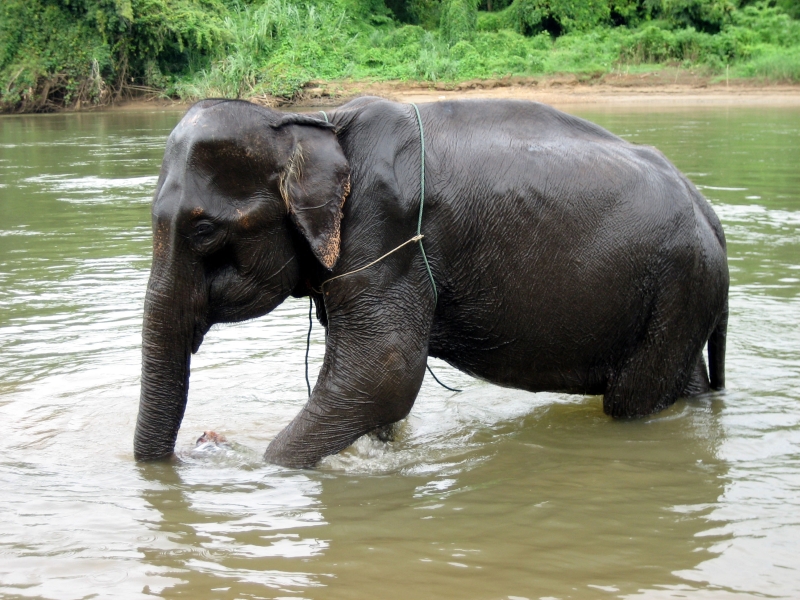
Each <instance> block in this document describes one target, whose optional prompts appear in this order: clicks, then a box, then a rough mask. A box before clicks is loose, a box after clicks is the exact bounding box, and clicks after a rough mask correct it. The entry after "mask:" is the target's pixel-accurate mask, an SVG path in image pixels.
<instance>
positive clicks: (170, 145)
mask: <svg viewBox="0 0 800 600" xmlns="http://www.w3.org/2000/svg"><path fill="white" fill-rule="evenodd" d="M419 110H420V114H421V119H422V123H423V128H424V134H425V172H426V177H425V199H424V215H423V222H422V233H423V235H424V240H423V243H424V247H425V251H426V253H427V256H428V259H429V261H430V266H431V271H432V274H433V278H434V280H435V284H436V288H437V290H438V297H435V295H434V288H433V285H432V283H431V280H430V278H429V275H428V272H427V270H426V268H425V265H424V262H423V259H422V254H421V252H420V249H419V246H418V245H417V244H408V245H406V246H404V247H403V248H401V249H400V250H398V251H396V252H394V253H392V254H390V255H389V256H388V257H386V258H384V259H383V260H381V261H379V262H377V263H376V264H374V265H373V266H371V267H369V268H367V269H364V270H359V271H358V272H356V273H351V272H352V271H355V270H357V269H360V268H361V267H363V266H364V265H367V264H369V263H371V262H372V261H375V260H376V259H378V258H379V257H381V256H382V255H384V254H386V253H387V252H389V251H391V250H392V249H394V248H396V247H398V246H400V245H401V244H403V242H405V241H407V240H409V239H410V238H411V237H413V236H414V235H415V234H416V230H417V220H418V215H419V208H420V192H421V185H420V183H421V182H420V168H421V164H420V163H421V156H420V142H421V140H420V132H419V126H418V123H417V117H416V113H415V111H414V108H413V107H412V106H410V105H405V104H397V103H393V102H389V101H386V100H382V99H379V98H361V99H358V100H355V101H353V102H350V103H348V104H346V105H344V106H342V107H341V108H339V109H337V110H334V111H330V112H329V113H328V115H327V116H328V119H329V120H330V123H327V122H326V121H325V120H324V119H323V118H322V115H321V114H319V115H301V114H290V113H280V112H276V111H272V110H269V109H265V108H262V107H258V106H256V105H253V104H249V103H246V102H240V101H223V100H206V101H202V102H200V103H198V104H196V105H195V106H194V107H192V108H191V109H190V110H189V111H188V113H187V114H186V116H185V117H184V118H183V120H182V121H181V122H180V123H179V124H178V126H177V127H176V128H175V130H174V131H173V132H172V134H171V135H170V137H169V140H168V141H167V147H166V152H165V156H164V161H163V164H162V169H161V174H160V177H159V181H158V185H157V189H156V192H155V197H154V201H153V210H152V214H153V266H152V271H151V276H150V281H149V284H148V289H147V296H146V300H145V317H144V329H143V344H142V352H143V363H142V389H141V399H140V406H139V417H138V421H137V425H136V433H135V439H134V450H135V455H136V457H137V459H140V460H151V459H157V458H163V457H167V456H170V455H171V454H172V452H173V450H174V445H175V440H176V436H177V433H178V429H179V427H180V423H181V419H182V416H183V412H184V409H185V406H186V401H187V397H188V386H189V368H190V362H191V360H190V359H191V354H192V353H194V352H196V351H197V349H198V348H199V347H200V344H201V343H202V340H203V337H204V336H205V334H206V333H207V332H208V329H209V328H210V327H211V326H212V325H213V324H215V323H220V322H234V321H241V320H245V319H251V318H255V317H258V316H261V315H264V314H266V313H268V312H269V311H271V310H272V309H273V308H275V307H276V306H278V305H279V304H280V303H281V302H282V301H283V300H285V299H286V298H287V297H288V296H289V295H292V296H295V297H302V296H311V297H312V298H313V300H314V302H315V303H316V306H317V316H318V318H319V319H320V321H321V322H322V323H323V325H324V326H325V327H326V329H327V337H326V348H325V359H324V362H323V366H322V369H321V371H320V375H319V378H318V381H317V383H316V386H315V387H314V390H313V393H312V395H311V398H310V399H309V401H308V403H307V404H306V406H305V407H304V408H303V409H302V411H301V412H300V414H299V415H298V416H297V417H296V418H295V419H294V420H293V421H292V422H291V423H290V424H289V425H288V426H287V427H286V428H285V429H284V430H283V431H282V432H281V433H280V434H279V435H278V436H277V437H276V438H275V439H274V440H273V441H272V443H271V444H270V445H269V447H268V448H267V451H266V455H265V458H266V459H267V460H268V461H271V462H274V463H278V464H282V465H286V466H291V467H309V466H313V465H314V464H316V463H317V462H318V461H319V460H320V459H321V458H322V457H324V456H327V455H330V454H334V453H336V452H339V451H340V450H342V449H343V448H345V447H347V446H348V445H349V444H351V443H352V442H353V441H355V440H356V439H357V438H358V437H359V436H361V435H363V434H365V433H368V432H370V431H372V430H375V429H377V428H381V427H384V426H386V425H388V424H391V423H394V422H396V421H398V420H400V419H402V418H403V417H405V416H406V415H407V414H408V412H409V411H410V410H411V407H412V405H413V404H414V400H415V398H416V396H417V393H418V391H419V388H420V385H421V382H422V379H423V376H424V372H425V365H426V361H427V358H428V356H433V357H438V358H442V359H444V360H445V361H447V362H449V363H450V364H452V365H453V366H455V367H456V368H458V369H461V370H463V371H465V372H467V373H470V374H472V375H474V376H476V377H480V378H483V379H485V380H487V381H491V382H494V383H497V384H499V385H504V386H510V387H516V388H521V389H525V390H530V391H544V390H549V391H561V392H568V393H576V394H602V395H603V396H604V402H603V407H604V410H605V412H606V413H607V414H609V415H611V416H614V417H635V416H641V415H647V414H651V413H653V412H656V411H658V410H661V409H663V408H665V407H667V406H669V405H670V404H672V403H673V402H675V400H676V399H677V398H678V397H680V396H682V395H691V394H697V393H702V392H705V391H708V390H709V389H711V388H713V389H719V388H721V387H722V386H723V385H724V356H725V335H726V327H727V296H728V283H729V277H728V267H727V259H726V250H725V238H724V234H723V231H722V228H721V226H720V223H719V220H718V219H717V217H716V215H715V214H714V212H713V211H712V209H711V207H710V206H709V204H708V203H707V201H706V200H705V199H704V198H703V197H702V195H701V194H700V193H699V192H698V190H697V189H696V188H695V187H694V185H692V184H691V183H690V182H689V181H688V180H687V179H686V177H684V176H683V175H682V174H681V173H680V172H679V171H678V170H677V169H676V168H675V167H674V166H673V165H672V164H671V163H670V162H669V161H668V160H667V159H666V158H664V156H663V155H662V154H660V153H659V152H658V151H657V150H655V149H653V148H650V147H645V146H637V145H633V144H630V143H628V142H626V141H624V140H622V139H620V138H618V137H616V136H614V135H612V134H611V133H609V132H607V131H605V130H604V129H602V128H600V127H598V126H596V125H594V124H592V123H589V122H588V121H585V120H582V119H579V118H576V117H572V116H569V115H566V114H564V113H561V112H559V111H557V110H555V109H553V108H550V107H548V106H545V105H542V104H537V103H532V102H521V101H497V100H491V101H490V100H486V101H458V102H438V103H433V104H424V105H420V106H419ZM348 273H350V274H348ZM338 275H344V276H343V277H338V278H336V279H332V278H334V277H336V276H338ZM706 344H707V345H708V356H709V368H708V369H706V363H705V360H704V358H703V350H704V348H705V347H706Z"/></svg>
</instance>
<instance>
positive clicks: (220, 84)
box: [176, 0, 356, 98]
mask: <svg viewBox="0 0 800 600" xmlns="http://www.w3.org/2000/svg"><path fill="white" fill-rule="evenodd" d="M350 29H351V27H350V20H349V17H348V14H347V13H346V12H345V11H344V10H343V9H341V8H337V7H336V6H335V5H330V4H327V3H324V4H320V5H318V6H317V5H314V4H308V5H305V6H303V5H299V4H295V3H292V2H289V1H287V0H266V1H265V2H264V3H263V4H261V5H260V6H252V5H250V6H248V5H240V6H238V7H237V8H236V9H235V10H234V11H232V12H231V13H230V14H228V16H226V17H225V20H224V22H223V30H224V31H225V32H226V34H227V36H226V39H225V41H224V42H223V43H222V44H221V46H220V47H219V48H218V50H217V52H216V55H215V56H214V58H213V60H212V61H211V63H210V65H209V66H208V67H207V68H204V69H202V70H201V71H200V72H199V73H195V74H192V76H190V77H188V78H184V79H182V80H181V81H179V82H178V84H177V85H176V91H177V92H178V93H179V94H180V95H186V96H191V97H204V96H221V97H228V98H241V97H244V96H250V95H257V94H270V95H273V96H284V97H289V98H290V97H292V96H293V95H294V94H295V93H296V92H297V91H298V90H299V89H300V88H302V86H303V85H305V84H306V83H307V82H308V81H310V80H311V79H312V78H314V77H317V78H336V77H341V76H343V74H344V72H343V67H346V65H348V63H350V62H352V60H354V58H355V54H354V53H353V52H352V45H353V41H354V39H355V37H356V35H355V34H354V33H353V32H351V31H350Z"/></svg>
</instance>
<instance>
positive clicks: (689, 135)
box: [0, 106, 800, 600]
mask: <svg viewBox="0 0 800 600" xmlns="http://www.w3.org/2000/svg"><path fill="white" fill-rule="evenodd" d="M569 110H571V111H573V112H576V113H577V114H580V115H581V116H585V117H588V118H590V119H592V120H594V121H596V122H598V123H600V124H602V125H604V126H605V127H607V128H609V129H610V130H611V131H613V132H615V133H617V134H619V135H622V136H624V137H625V138H627V139H629V140H631V141H634V142H639V143H647V144H653V145H655V146H657V147H659V148H660V149H661V150H662V151H663V152H664V153H665V154H666V155H667V156H668V157H669V158H670V159H671V160H673V162H675V163H676V164H677V165H678V167H679V168H681V169H682V170H683V171H685V172H686V173H687V174H688V175H689V176H690V178H691V179H692V180H693V181H694V182H695V183H696V184H697V185H698V186H700V188H701V189H702V191H703V192H704V193H705V194H706V196H707V197H708V198H709V199H710V201H711V203H712V204H713V205H714V208H715V210H716V211H717V212H718V214H719V215H720V217H721V218H722V221H723V224H724V226H725V229H726V231H727V235H728V240H729V251H730V266H731V275H732V287H731V311H732V314H731V322H730V329H729V349H728V361H727V365H728V387H729V389H728V390H727V391H726V392H724V393H715V394H709V395H707V396H705V397H701V398H697V399H693V400H691V401H679V402H678V403H677V404H676V405H675V406H674V407H672V408H670V409H669V410H666V411H664V412H663V413H661V414H659V415H656V416H654V417H651V418H647V419H642V420H638V421H631V422H620V421H612V420H610V419H608V418H606V417H605V416H604V415H603V413H602V407H601V399H600V398H598V397H580V396H566V395H559V394H528V393H524V392H520V391H514V390H507V389H502V388H498V387H494V386H492V385H489V384H486V383H483V382H480V381H476V380H474V379H471V378H469V377H467V376H465V375H462V374H461V373H459V372H457V371H455V370H453V369H451V368H449V367H447V366H446V365H444V364H443V363H441V362H439V361H432V364H433V366H434V368H435V369H436V372H437V374H438V375H439V376H440V378H441V379H443V380H444V381H445V382H447V383H449V384H452V385H456V386H458V387H460V388H463V389H464V392H463V393H461V394H453V393H450V392H448V391H446V390H444V389H443V388H440V387H439V386H438V385H436V384H435V383H433V382H432V380H431V379H430V377H427V378H426V380H425V382H424V384H423V386H422V390H421V392H420V395H419V399H418V400H417V403H416V405H415V407H414V410H413V411H412V414H411V416H410V417H409V418H408V419H407V421H406V422H405V423H404V424H403V425H402V427H401V430H400V433H399V436H398V439H397V440H396V441H395V442H392V443H389V444H385V445H384V444H382V443H379V442H376V441H373V440H370V439H362V440H360V441H359V442H358V443H356V444H355V445H354V447H352V448H350V449H348V450H347V451H345V452H344V453H343V454H342V455H340V456H337V457H333V458H329V459H326V460H325V461H324V463H323V464H322V465H321V466H320V468H318V469H316V470H313V471H293V470H287V469H282V468H278V467H274V466H270V465H265V464H263V463H262V462H261V459H260V457H261V453H262V452H263V450H264V448H265V447H266V445H267V443H268V442H269V440H270V439H271V438H272V437H273V436H274V435H275V434H276V433H277V432H278V431H279V430H280V429H281V428H282V427H283V426H284V425H285V424H286V423H287V422H288V421H289V419H291V417H292V416H293V415H294V414H295V413H296V412H297V411H298V410H299V408H300V407H301V406H302V404H303V403H304V401H305V395H306V388H305V382H304V379H303V354H304V344H305V334H306V324H307V320H306V319H307V316H306V310H307V304H306V303H305V301H289V302H287V303H285V304H284V305H283V306H281V307H280V308H279V309H278V310H276V311H275V312H274V313H273V314H271V315H269V316H267V317H265V318H262V319H258V320H256V321H253V322H250V323H246V324H242V325H237V326H225V327H217V328H215V329H213V330H212V332H211V333H210V334H209V335H208V337H207V338H206V342H205V343H204V345H203V347H202V348H201V350H200V352H199V353H198V354H197V355H196V356H195V358H194V362H193V373H192V387H191V393H190V400H189V405H188V409H187V412H186V418H185V420H184V423H183V428H182V430H181V433H180V436H179V440H178V450H179V455H180V461H178V462H175V463H174V464H149V465H137V464H136V463H135V462H134V461H133V456H132V448H131V444H132V435H133V427H134V422H135V418H136V409H137V402H138V393H139V391H138V385H139V369H140V343H141V338H140V326H141V312H142V303H143V298H144V291H145V285H146V281H147V276H148V269H149V262H150V257H149V255H150V226H149V202H150V195H151V193H152V191H153V188H154V185H155V182H156V176H157V173H158V168H159V164H160V161H161V156H162V152H163V147H164V141H165V138H166V136H167V134H168V133H169V131H170V129H171V128H172V127H173V126H174V125H175V123H176V122H177V121H178V120H179V118H180V116H181V113H179V112H170V111H165V112H154V111H151V112H146V113H145V112H142V113H139V112H128V113H113V114H111V113H109V114H104V113H98V114H69V115H56V116H15V117H3V118H0V128H1V130H2V133H0V357H2V359H1V360H0V423H2V429H0V431H1V432H2V434H1V435H0V447H1V448H2V451H1V452H0V490H2V492H1V493H0V515H2V516H1V517H0V596H2V597H5V598H55V599H73V598H74V599H77V598H90V597H92V598H142V597H145V596H148V595H150V596H152V595H156V596H162V597H166V598H171V597H187V598H199V599H204V598H311V599H327V598H333V599H336V598H343V599H344V598H348V599H350V598H388V599H392V598H398V599H400V598H454V599H455V598H459V599H460V598H481V599H483V598H485V599H495V598H503V599H512V600H513V599H520V598H528V599H534V598H536V599H549V598H559V599H567V598H575V599H593V598H658V599H660V598H689V599H717V598H763V597H776V598H798V597H800V558H798V557H800V391H799V390H800V318H798V315H800V109H798V108H769V107H758V108H746V107H739V108H732V107H729V108H703V107H699V108H692V109H684V110H670V109H668V108H657V109H654V110H652V111H649V112H648V111H642V110H627V109H624V108H614V107H611V106H608V107H604V108H594V109H580V108H579V107H573V108H569ZM322 349H323V333H322V329H321V327H319V326H317V327H316V328H315V330H314V333H313V336H312V348H311V364H312V372H314V373H315V372H316V369H317V368H318V367H319V364H320V362H321V358H322ZM207 429H213V430H216V431H218V432H220V433H223V434H224V435H226V436H227V437H228V439H229V440H231V442H232V444H231V446H230V447H229V448H226V449H214V448H208V447H206V448H200V449H194V440H195V439H196V438H197V436H198V435H199V434H200V433H202V431H204V430H207Z"/></svg>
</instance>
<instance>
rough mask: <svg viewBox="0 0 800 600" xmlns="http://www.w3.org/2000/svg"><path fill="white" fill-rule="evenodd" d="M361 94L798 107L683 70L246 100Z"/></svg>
mask: <svg viewBox="0 0 800 600" xmlns="http://www.w3.org/2000/svg"><path fill="white" fill-rule="evenodd" d="M363 95H372V96H382V97H384V98H388V99H391V100H396V101H398V102H436V101H439V100H454V99H459V98H515V99H521V100H535V101H537V102H544V103H546V104H551V105H554V106H560V107H567V106H575V107H577V106H587V105H591V106H596V107H597V108H601V107H602V106H604V105H605V106H610V105H613V106H627V107H630V108H631V109H633V110H635V109H637V108H641V109H644V110H646V109H650V108H654V107H657V108H659V109H660V110H663V109H669V108H674V109H680V108H688V107H692V108H693V107H701V106H709V107H723V106H765V107H766V106H771V107H781V106H789V107H791V106H798V107H800V85H786V84H765V83H763V82H758V81H752V80H731V81H725V80H724V79H723V80H722V81H713V80H711V79H710V78H708V77H700V76H696V75H692V74H690V73H686V72H685V71H682V70H679V69H675V70H665V71H660V72H657V73H644V74H635V75H628V74H611V75H605V76H603V77H601V78H596V79H586V78H579V77H577V76H575V75H563V76H552V77H546V78H544V77H543V78H504V79H498V80H490V81H468V82H462V83H458V84H452V83H437V84H429V83H409V82H399V81H395V82H391V81H390V82H350V81H335V82H314V83H312V84H310V85H309V86H307V87H306V88H305V89H304V90H303V91H302V93H301V94H300V95H299V97H298V98H297V99H296V100H295V101H293V102H286V101H282V100H280V99H277V98H273V97H269V96H260V97H254V98H249V100H251V101H253V102H257V103H259V104H262V105H265V106H271V107H274V108H281V109H283V110H287V109H292V108H296V109H303V108H316V107H325V106H338V105H340V104H343V103H344V102H346V101H347V100H349V99H351V98H355V97H357V96H363ZM188 105H189V104H187V103H181V102H171V101H168V100H157V99H154V100H144V99H137V100H132V101H127V102H122V103H118V104H116V105H115V106H113V107H112V108H111V110H122V111H125V110H147V109H148V108H151V109H165V108H167V109H168V108H174V109H183V108H185V107H187V106H188Z"/></svg>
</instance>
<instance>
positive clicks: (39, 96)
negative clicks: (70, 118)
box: [0, 0, 119, 110]
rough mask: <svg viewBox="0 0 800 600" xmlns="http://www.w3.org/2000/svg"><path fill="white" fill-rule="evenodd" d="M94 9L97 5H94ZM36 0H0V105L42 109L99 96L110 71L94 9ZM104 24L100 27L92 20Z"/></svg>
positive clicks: (107, 23)
mask: <svg viewBox="0 0 800 600" xmlns="http://www.w3.org/2000/svg"><path fill="white" fill-rule="evenodd" d="M93 8H96V7H93ZM86 16H87V15H86V12H85V10H82V7H79V6H75V7H71V6H69V5H64V4H60V3H55V2H44V1H41V0H39V1H37V0H4V2H3V4H2V8H0V108H7V109H15V108H21V109H25V110H46V109H47V108H49V106H50V103H52V102H56V103H68V104H69V103H73V102H76V101H83V102H91V101H100V100H101V99H102V98H103V96H104V94H105V93H106V92H107V83H106V81H105V79H104V78H107V77H108V76H109V74H110V73H111V72H112V59H111V51H110V48H109V45H108V43H107V42H106V41H105V40H104V36H103V33H106V35H107V36H109V37H110V36H112V35H113V33H114V31H113V29H112V27H111V25H112V24H114V25H117V24H119V21H114V20H111V19H108V18H107V17H108V15H105V14H104V13H102V12H101V11H99V9H97V10H96V12H95V13H94V14H93V15H92V20H90V19H88V18H85V17H86ZM98 22H99V23H102V24H103V31H102V32H101V31H99V30H98V27H97V23H98Z"/></svg>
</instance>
